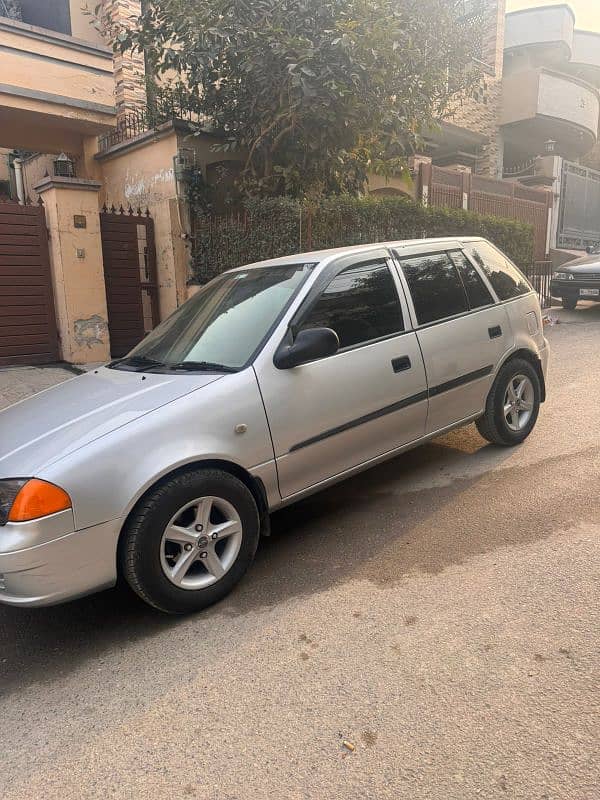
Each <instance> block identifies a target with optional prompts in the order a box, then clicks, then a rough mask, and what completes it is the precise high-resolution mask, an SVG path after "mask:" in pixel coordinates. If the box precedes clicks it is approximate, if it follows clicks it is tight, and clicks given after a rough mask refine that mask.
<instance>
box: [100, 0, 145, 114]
mask: <svg viewBox="0 0 600 800" xmlns="http://www.w3.org/2000/svg"><path fill="white" fill-rule="evenodd" d="M103 10H104V14H105V17H106V18H107V19H109V20H110V23H111V25H126V26H128V27H129V26H130V25H132V24H133V23H134V21H135V18H137V17H139V16H140V14H141V2H140V0H104V7H103ZM113 63H114V74H115V105H116V107H117V118H120V117H122V116H123V115H124V114H126V113H127V112H128V111H135V110H137V109H145V108H146V69H145V64H144V56H143V54H141V53H125V54H121V53H115V55H114V58H113Z"/></svg>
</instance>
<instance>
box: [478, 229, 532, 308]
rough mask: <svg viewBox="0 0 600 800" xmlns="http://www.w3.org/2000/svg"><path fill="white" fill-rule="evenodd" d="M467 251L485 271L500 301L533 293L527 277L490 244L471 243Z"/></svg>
mask: <svg viewBox="0 0 600 800" xmlns="http://www.w3.org/2000/svg"><path fill="white" fill-rule="evenodd" d="M465 250H466V251H467V253H468V254H469V255H470V256H472V257H473V259H474V260H475V262H476V263H477V264H478V265H479V267H480V268H481V269H482V270H483V273H484V274H485V276H486V277H487V279H488V280H489V282H490V283H491V284H492V287H493V289H494V291H495V292H496V294H497V295H498V297H499V299H500V300H511V299H512V298H513V297H519V296H520V295H523V294H528V293H529V292H531V291H532V288H531V286H530V285H529V283H528V281H527V279H526V278H525V276H524V275H523V274H522V273H521V272H519V270H518V269H517V268H516V267H515V265H514V264H512V263H511V262H510V261H509V260H508V259H507V258H506V256H503V255H502V253H501V252H500V251H499V250H496V248H495V247H493V246H492V245H491V244H489V243H488V242H470V243H469V244H467V245H466V246H465Z"/></svg>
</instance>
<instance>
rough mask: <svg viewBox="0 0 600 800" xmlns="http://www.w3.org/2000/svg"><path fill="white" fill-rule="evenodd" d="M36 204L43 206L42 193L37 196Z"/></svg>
mask: <svg viewBox="0 0 600 800" xmlns="http://www.w3.org/2000/svg"><path fill="white" fill-rule="evenodd" d="M37 204H38V206H43V205H44V201H43V200H42V195H40V196H39V197H38V200H37Z"/></svg>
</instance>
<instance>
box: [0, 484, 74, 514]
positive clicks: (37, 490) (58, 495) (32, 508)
mask: <svg viewBox="0 0 600 800" xmlns="http://www.w3.org/2000/svg"><path fill="white" fill-rule="evenodd" d="M67 508H71V498H70V497H69V495H68V494H67V493H66V492H65V490H64V489H61V488H60V486H55V485H54V484H53V483H46V481H40V480H38V479H37V478H32V479H31V480H30V481H27V483H26V484H25V486H23V488H22V489H21V490H20V491H19V493H18V494H17V496H16V497H15V499H14V502H13V504H12V508H11V509H10V513H9V515H8V521H9V522H28V521H29V520H32V519H38V518H39V517H47V516H48V514H56V512H57V511H65V509H67Z"/></svg>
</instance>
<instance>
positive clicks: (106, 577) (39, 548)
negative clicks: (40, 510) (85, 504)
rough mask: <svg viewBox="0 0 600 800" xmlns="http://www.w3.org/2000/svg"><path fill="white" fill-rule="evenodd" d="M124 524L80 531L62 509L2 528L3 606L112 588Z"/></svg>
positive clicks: (58, 600) (0, 573)
mask: <svg viewBox="0 0 600 800" xmlns="http://www.w3.org/2000/svg"><path fill="white" fill-rule="evenodd" d="M121 522H122V520H119V519H117V520H111V521H110V522H105V523H103V524H101V525H94V526H93V527H91V528H86V529H85V530H80V531H76V530H73V528H74V525H73V514H72V512H71V511H61V512H60V513H58V514H52V515H51V516H49V517H44V518H43V519H41V520H35V521H33V522H19V523H8V524H7V525H4V526H2V527H0V603H6V604H7V605H13V606H49V605H54V604H56V603H61V602H63V601H65V600H72V599H74V598H76V597H81V596H83V595H86V594H90V593H92V592H95V591H100V590H101V589H105V588H108V587H109V586H113V585H114V584H115V582H116V578H117V557H116V552H117V540H118V538H119V532H120V530H121Z"/></svg>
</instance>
